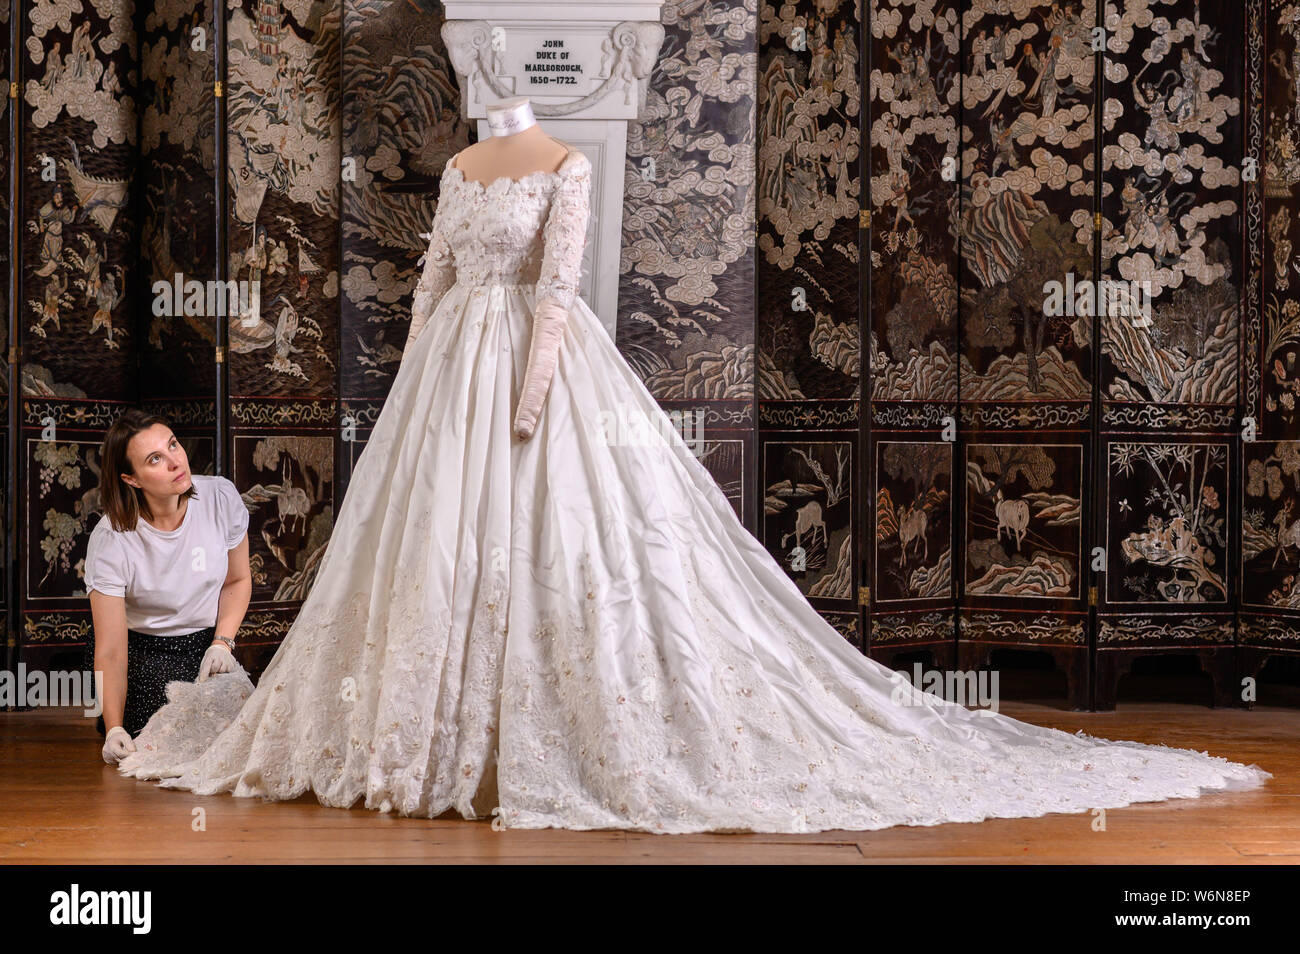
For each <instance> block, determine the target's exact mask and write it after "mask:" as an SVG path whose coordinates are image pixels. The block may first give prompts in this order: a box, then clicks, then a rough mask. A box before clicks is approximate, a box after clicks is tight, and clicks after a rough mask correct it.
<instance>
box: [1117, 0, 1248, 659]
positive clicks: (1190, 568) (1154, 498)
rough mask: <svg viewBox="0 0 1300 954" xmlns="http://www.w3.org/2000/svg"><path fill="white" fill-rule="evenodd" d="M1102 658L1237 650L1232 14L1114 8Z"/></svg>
mask: <svg viewBox="0 0 1300 954" xmlns="http://www.w3.org/2000/svg"><path fill="white" fill-rule="evenodd" d="M1107 26H1108V34H1107V37H1108V39H1107V49H1106V57H1105V59H1106V92H1105V106H1104V118H1103V126H1104V132H1103V148H1102V159H1103V163H1102V175H1103V182H1104V184H1103V201H1102V207H1103V213H1104V214H1103V222H1102V230H1103V241H1102V257H1103V270H1104V276H1105V278H1106V279H1107V280H1108V281H1110V282H1111V283H1112V284H1111V285H1110V286H1109V288H1108V291H1109V292H1110V293H1109V294H1108V296H1107V299H1106V302H1105V304H1106V305H1107V306H1108V307H1107V308H1106V309H1105V310H1103V309H1100V308H1099V311H1102V313H1101V314H1100V315H1099V318H1098V324H1099V329H1100V339H1101V378H1100V387H1101V394H1100V399H1101V405H1102V418H1101V427H1102V441H1103V446H1104V459H1103V470H1102V473H1101V474H1100V476H1099V480H1098V485H1099V486H1101V487H1104V488H1105V495H1104V498H1103V502H1102V507H1103V508H1104V509H1103V511H1102V512H1101V513H1100V514H1099V520H1100V526H1101V539H1102V540H1103V542H1104V546H1105V547H1106V559H1107V569H1106V574H1105V579H1104V585H1102V587H1101V597H1102V603H1101V608H1100V611H1099V630H1098V646H1099V647H1104V648H1111V647H1115V648H1122V647H1127V646H1134V645H1142V646H1154V645H1179V646H1188V645H1213V644H1220V643H1229V644H1230V643H1231V642H1232V641H1233V638H1234V629H1235V623H1234V618H1233V606H1232V601H1233V600H1232V594H1233V592H1234V589H1235V573H1234V571H1233V565H1232V559H1231V558H1230V548H1231V547H1230V543H1231V541H1232V538H1233V536H1234V534H1235V529H1234V526H1233V521H1234V520H1235V515H1234V514H1233V509H1234V508H1232V507H1231V506H1230V503H1229V502H1230V501H1231V500H1233V499H1234V497H1235V495H1236V492H1237V491H1236V487H1235V483H1234V470H1235V467H1236V461H1235V455H1236V453H1237V446H1238V445H1237V443H1236V441H1235V437H1236V423H1235V422H1236V416H1237V402H1238V398H1239V391H1238V366H1239V358H1238V345H1239V336H1240V331H1241V328H1240V315H1241V296H1242V289H1243V259H1242V252H1241V248H1242V230H1241V217H1242V197H1241V174H1240V173H1241V168H1240V167H1241V156H1242V150H1243V143H1242V123H1241V117H1242V108H1241V106H1242V76H1241V69H1242V68H1241V64H1242V55H1241V50H1242V43H1241V37H1242V36H1243V19H1242V14H1241V9H1240V7H1235V6H1233V5H1221V4H1203V3H1200V2H1198V0H1137V2H1126V3H1124V4H1123V5H1118V4H1115V3H1111V4H1108V5H1107Z"/></svg>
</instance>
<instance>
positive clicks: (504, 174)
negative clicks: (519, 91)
mask: <svg viewBox="0 0 1300 954" xmlns="http://www.w3.org/2000/svg"><path fill="white" fill-rule="evenodd" d="M487 120H488V128H489V129H491V131H492V137H491V138H490V139H485V140H483V141H482V142H477V143H474V145H472V146H467V147H466V148H464V149H462V150H461V151H460V152H458V153H456V155H455V157H454V158H453V159H452V165H453V166H455V167H456V168H457V169H459V170H460V173H461V175H462V176H464V177H465V178H466V179H472V180H474V181H475V182H478V183H479V184H480V185H490V184H491V183H492V182H494V181H496V180H497V179H501V178H506V179H522V178H523V177H524V176H526V175H531V174H532V173H534V172H554V171H555V170H556V169H557V168H558V167H559V165H560V163H561V162H563V161H564V157H565V156H567V155H568V154H569V152H570V150H571V149H572V148H573V147H572V146H569V145H567V144H565V143H562V142H560V141H559V140H557V139H553V138H552V137H550V136H548V135H546V133H544V132H543V131H542V127H541V126H539V125H537V119H536V117H535V116H533V108H532V106H531V105H529V102H528V97H526V96H517V97H515V98H514V99H507V100H503V101H502V102H500V103H494V104H493V105H491V106H489V107H488V108H487Z"/></svg>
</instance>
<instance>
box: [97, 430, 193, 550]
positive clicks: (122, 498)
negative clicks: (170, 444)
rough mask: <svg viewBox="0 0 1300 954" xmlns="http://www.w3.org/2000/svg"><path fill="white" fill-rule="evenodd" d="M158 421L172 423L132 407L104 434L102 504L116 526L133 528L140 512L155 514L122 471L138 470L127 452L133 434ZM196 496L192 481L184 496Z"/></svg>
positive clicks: (101, 483)
mask: <svg viewBox="0 0 1300 954" xmlns="http://www.w3.org/2000/svg"><path fill="white" fill-rule="evenodd" d="M155 424H161V425H163V426H164V427H168V428H170V427H171V425H170V424H169V423H168V422H167V419H166V418H164V417H160V416H159V415H157V414H148V413H146V412H145V411H142V410H140V409H139V408H134V407H133V408H130V409H128V410H126V411H123V412H122V413H121V414H120V415H119V416H118V418H117V420H115V421H114V422H113V425H112V427H110V428H109V429H108V434H106V435H105V436H104V444H103V446H102V447H101V448H100V452H99V459H100V468H99V505H100V507H101V508H102V509H103V511H104V516H105V517H107V518H108V520H109V525H110V526H111V527H112V528H113V529H114V530H121V531H128V530H134V529H135V522H136V521H137V520H138V519H140V515H141V514H143V515H144V516H145V517H152V516H153V514H152V513H150V512H149V504H148V503H147V502H146V501H145V499H144V492H143V491H141V490H140V488H139V487H132V486H131V485H130V484H128V483H127V482H126V481H124V480H123V479H122V475H123V474H131V475H132V476H134V474H135V469H134V468H133V467H132V466H131V459H130V458H129V457H128V456H127V454H126V448H127V445H128V444H130V443H131V438H133V437H135V435H137V434H139V433H140V432H141V431H146V430H148V429H149V428H151V427H153V426H154V425H155ZM193 496H196V492H195V490H194V484H193V483H192V482H191V484H190V489H189V490H187V491H185V492H184V493H183V494H181V497H182V498H185V497H193Z"/></svg>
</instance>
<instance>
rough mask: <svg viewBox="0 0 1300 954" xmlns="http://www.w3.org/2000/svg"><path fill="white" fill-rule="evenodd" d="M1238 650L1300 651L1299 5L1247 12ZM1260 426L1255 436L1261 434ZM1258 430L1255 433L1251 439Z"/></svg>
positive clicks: (1260, 1) (1258, 2) (1251, 7)
mask: <svg viewBox="0 0 1300 954" xmlns="http://www.w3.org/2000/svg"><path fill="white" fill-rule="evenodd" d="M1246 53H1247V56H1246V65H1247V69H1246V84H1247V90H1246V102H1247V109H1246V121H1245V127H1246V148H1247V153H1246V154H1247V156H1248V157H1250V158H1251V159H1253V160H1254V164H1255V166H1256V169H1257V173H1258V175H1257V176H1256V177H1254V178H1252V179H1250V180H1249V181H1247V182H1246V183H1245V194H1246V224H1247V230H1248V235H1247V244H1246V255H1247V259H1248V266H1249V269H1250V275H1249V281H1248V284H1247V288H1246V301H1247V307H1246V313H1245V316H1244V321H1243V324H1244V330H1243V335H1242V340H1243V343H1244V348H1243V353H1242V389H1243V391H1244V395H1243V403H1244V405H1245V413H1246V415H1247V417H1246V421H1245V426H1244V428H1243V431H1244V433H1245V434H1246V435H1247V436H1248V437H1254V438H1255V439H1254V440H1253V441H1251V440H1249V439H1248V440H1246V441H1245V442H1244V443H1243V445H1242V473H1241V513H1242V521H1241V616H1240V631H1239V639H1240V642H1241V643H1242V644H1244V645H1247V646H1252V647H1272V648H1285V649H1289V650H1292V651H1297V650H1300V586H1298V585H1297V580H1298V579H1300V408H1298V407H1297V403H1298V402H1300V254H1297V250H1298V249H1300V227H1298V226H1297V217H1298V216H1300V6H1297V5H1295V4H1293V3H1279V2H1275V0H1274V2H1268V3H1265V2H1264V0H1251V2H1249V3H1247V5H1246ZM1252 425H1253V427H1252ZM1252 430H1253V432H1254V433H1251V432H1252Z"/></svg>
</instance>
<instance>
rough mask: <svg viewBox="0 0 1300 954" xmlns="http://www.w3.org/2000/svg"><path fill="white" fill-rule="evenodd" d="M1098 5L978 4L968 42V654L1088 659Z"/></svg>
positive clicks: (979, 0) (963, 302)
mask: <svg viewBox="0 0 1300 954" xmlns="http://www.w3.org/2000/svg"><path fill="white" fill-rule="evenodd" d="M1094 22H1095V7H1094V5H1093V3H1091V2H1087V3H1077V2H1075V3H1072V2H1055V0H1044V2H1022V3H1013V4H1007V3H1000V2H995V0H973V2H971V3H969V5H968V6H967V8H966V10H965V12H964V15H963V18H962V29H963V36H964V41H965V49H966V68H965V73H964V76H963V94H962V106H963V111H962V129H961V139H962V176H963V179H962V196H961V279H960V284H961V298H960V326H961V366H960V371H959V378H958V389H959V395H960V401H961V421H960V423H961V443H962V447H961V450H960V459H961V461H962V468H963V469H962V475H963V478H962V480H961V481H960V487H961V495H962V504H961V508H962V516H961V518H960V522H959V526H960V533H961V547H960V551H959V552H960V565H959V569H958V573H957V576H958V581H959V586H960V588H961V589H960V614H961V619H960V629H959V638H960V639H961V640H964V641H966V640H968V641H972V642H980V643H1004V644H1029V645H1034V646H1039V645H1051V646H1058V647H1059V646H1064V647H1067V648H1071V649H1075V650H1078V651H1080V652H1082V651H1084V649H1085V648H1086V645H1087V626H1086V623H1087V586H1086V580H1085V578H1084V572H1085V571H1084V559H1083V552H1084V551H1083V543H1084V538H1083V534H1082V527H1084V526H1085V525H1086V524H1085V523H1084V520H1085V517H1086V507H1087V503H1088V502H1087V501H1086V500H1085V499H1084V490H1083V488H1084V480H1083V474H1084V473H1086V472H1087V469H1088V467H1089V466H1090V465H1091V458H1092V453H1093V451H1092V439H1091V424H1092V421H1091V403H1092V391H1093V386H1092V381H1093V373H1092V337H1091V326H1090V324H1089V323H1088V321H1087V319H1086V318H1083V317H1080V316H1079V314H1078V313H1077V310H1076V308H1075V307H1074V305H1075V304H1076V302H1077V300H1078V295H1079V294H1080V292H1081V290H1082V289H1085V288H1087V287H1089V286H1090V285H1091V283H1092V281H1093V278H1094V223H1093V204H1094V191H1095V190H1094V177H1095V170H1096V164H1095V149H1096V142H1095V136H1094V123H1095V111H1096V103H1097V83H1096V82H1095V77H1094V62H1095V57H1094V54H1093V51H1092V45H1091V34H1092V27H1093V25H1094Z"/></svg>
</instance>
